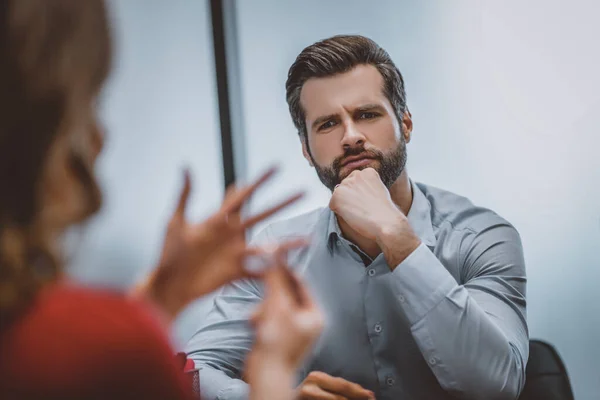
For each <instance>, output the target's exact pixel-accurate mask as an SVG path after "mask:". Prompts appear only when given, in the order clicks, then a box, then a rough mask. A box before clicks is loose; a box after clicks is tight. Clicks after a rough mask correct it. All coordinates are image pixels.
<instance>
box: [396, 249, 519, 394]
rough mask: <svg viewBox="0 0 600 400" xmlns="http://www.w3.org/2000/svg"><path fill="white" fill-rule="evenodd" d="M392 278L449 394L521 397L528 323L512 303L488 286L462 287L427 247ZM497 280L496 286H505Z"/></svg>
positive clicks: (429, 360)
mask: <svg viewBox="0 0 600 400" xmlns="http://www.w3.org/2000/svg"><path fill="white" fill-rule="evenodd" d="M392 276H393V279H394V290H395V293H396V298H397V299H398V306H399V307H401V308H402V310H403V312H404V314H405V315H406V316H407V318H408V320H409V322H410V324H411V330H412V333H413V336H414V338H415V341H416V342H417V344H418V346H419V348H420V350H421V352H422V353H423V356H424V358H425V360H426V361H427V363H428V364H429V366H430V368H431V369H432V371H433V373H434V374H435V375H436V377H437V379H438V381H439V382H440V384H441V385H442V386H443V387H444V388H445V389H447V390H449V391H456V392H460V393H461V394H462V396H464V397H466V398H489V399H514V398H516V397H517V395H518V393H519V391H520V390H521V388H522V385H523V382H524V367H525V363H526V358H527V350H526V349H527V340H528V338H527V329H526V326H525V323H524V321H522V320H521V319H520V318H519V316H518V314H517V313H516V312H515V311H514V310H513V309H512V308H511V307H510V306H509V305H508V304H507V303H505V302H503V301H502V300H499V299H498V298H496V297H495V296H492V295H490V294H489V293H488V292H486V289H487V288H486V287H485V286H484V285H482V287H481V288H479V289H477V291H475V292H474V293H476V294H473V293H470V292H469V290H467V288H466V287H464V286H461V285H458V283H457V282H456V281H455V279H454V278H453V277H452V275H451V274H450V273H449V272H448V270H446V268H445V267H444V266H443V265H442V264H441V262H440V261H439V260H438V259H437V258H436V257H435V255H433V254H432V253H431V252H430V251H429V249H428V248H427V247H426V246H425V245H421V246H419V247H418V248H417V249H416V250H415V251H414V252H413V253H411V255H410V256H409V257H407V258H406V260H404V262H403V263H402V264H400V265H398V266H397V268H396V269H395V270H394V272H393V273H392ZM496 278H497V279H496V280H495V281H494V282H495V284H497V282H501V281H502V278H501V277H496ZM473 286H476V285H473ZM498 286H500V285H499V284H498ZM477 296H479V298H478V299H477V300H478V301H477V300H476V297H477ZM523 302H524V300H523Z"/></svg>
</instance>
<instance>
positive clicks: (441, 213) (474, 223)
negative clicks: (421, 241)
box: [416, 182, 514, 233]
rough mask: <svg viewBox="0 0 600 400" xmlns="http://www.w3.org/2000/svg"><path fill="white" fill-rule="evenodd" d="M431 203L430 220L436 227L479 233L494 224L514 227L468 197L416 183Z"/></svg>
mask: <svg viewBox="0 0 600 400" xmlns="http://www.w3.org/2000/svg"><path fill="white" fill-rule="evenodd" d="M416 185H417V187H418V188H419V189H420V190H421V192H423V194H424V195H425V197H426V198H427V200H428V201H429V204H430V205H431V222H432V224H433V225H434V226H435V227H437V228H442V227H444V228H447V229H448V228H449V229H452V230H457V231H471V232H473V233H481V232H483V231H485V230H487V229H489V228H491V227H494V226H508V227H510V228H513V229H514V227H513V226H512V224H511V223H510V222H508V221H507V220H506V219H504V218H503V217H501V216H500V215H498V214H497V213H496V212H495V211H493V210H491V209H489V208H486V207H482V206H478V205H476V204H474V203H473V202H472V201H471V200H470V199H469V198H467V197H465V196H461V195H459V194H456V193H453V192H450V191H448V190H445V189H440V188H438V187H435V186H431V185H426V184H424V183H420V182H418V183H416Z"/></svg>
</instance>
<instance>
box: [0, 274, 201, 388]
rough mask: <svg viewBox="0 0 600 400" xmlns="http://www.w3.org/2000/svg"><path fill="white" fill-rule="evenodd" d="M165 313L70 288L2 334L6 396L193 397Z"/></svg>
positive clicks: (42, 301) (45, 297) (44, 297)
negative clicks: (166, 327) (160, 316)
mask: <svg viewBox="0 0 600 400" xmlns="http://www.w3.org/2000/svg"><path fill="white" fill-rule="evenodd" d="M191 393H192V391H191V382H190V381H189V380H188V379H187V378H186V375H185V374H183V372H182V366H181V365H177V361H176V359H175V357H174V354H173V351H172V349H171V347H170V345H169V341H168V338H167V336H166V333H165V331H164V329H163V328H162V326H161V324H160V323H159V319H158V318H157V315H153V313H152V311H151V309H150V307H148V306H147V305H145V304H142V303H141V302H136V301H133V300H130V299H127V298H125V297H124V296H123V295H120V294H117V293H111V292H106V291H97V290H91V289H83V288H76V287H72V286H67V285H64V284H60V285H55V286H54V287H51V288H48V289H46V290H45V291H43V292H42V293H41V294H40V295H39V296H38V298H37V300H36V301H35V303H34V304H33V305H32V307H31V308H30V309H29V310H28V312H26V313H25V314H24V315H23V316H21V318H19V319H18V320H16V321H15V322H14V323H12V324H11V325H9V326H8V327H7V328H5V329H4V330H3V331H1V332H0V398H2V399H9V398H13V396H14V397H15V398H60V399H76V398H77V399H79V398H81V399H83V398H85V399H138V398H139V399H188V398H192V396H191Z"/></svg>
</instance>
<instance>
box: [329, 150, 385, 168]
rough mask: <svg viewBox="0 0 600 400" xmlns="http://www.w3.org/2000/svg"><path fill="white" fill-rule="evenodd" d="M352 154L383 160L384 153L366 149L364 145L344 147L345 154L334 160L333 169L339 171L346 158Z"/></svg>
mask: <svg viewBox="0 0 600 400" xmlns="http://www.w3.org/2000/svg"><path fill="white" fill-rule="evenodd" d="M352 156H363V157H365V158H372V159H375V160H379V161H381V160H383V153H382V152H380V151H377V150H366V149H365V148H364V147H348V148H346V149H344V154H342V155H341V156H339V157H337V158H336V159H335V160H334V161H333V169H334V170H335V171H339V170H340V169H341V168H342V164H343V163H344V160H345V159H346V158H348V157H352Z"/></svg>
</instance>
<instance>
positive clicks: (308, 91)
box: [300, 65, 389, 120]
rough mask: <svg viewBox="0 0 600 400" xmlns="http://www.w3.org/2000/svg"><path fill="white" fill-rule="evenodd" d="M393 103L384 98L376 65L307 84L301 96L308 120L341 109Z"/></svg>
mask: <svg viewBox="0 0 600 400" xmlns="http://www.w3.org/2000/svg"><path fill="white" fill-rule="evenodd" d="M386 103H389V102H388V101H387V98H386V97H385V95H384V94H383V77H382V76H381V74H380V73H379V71H378V70H377V68H376V67H374V66H373V65H359V66H357V67H355V68H353V69H352V70H350V71H348V72H345V73H343V74H337V75H334V76H328V77H324V78H311V79H309V80H307V81H306V83H305V84H304V86H303V87H302V92H301V93H300V104H301V105H302V107H303V109H304V111H305V113H306V119H307V120H312V119H315V118H317V117H319V116H320V115H326V114H333V113H336V112H338V111H339V110H340V108H342V107H343V108H345V109H352V108H356V107H358V106H360V105H364V104H382V105H386Z"/></svg>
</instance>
